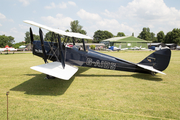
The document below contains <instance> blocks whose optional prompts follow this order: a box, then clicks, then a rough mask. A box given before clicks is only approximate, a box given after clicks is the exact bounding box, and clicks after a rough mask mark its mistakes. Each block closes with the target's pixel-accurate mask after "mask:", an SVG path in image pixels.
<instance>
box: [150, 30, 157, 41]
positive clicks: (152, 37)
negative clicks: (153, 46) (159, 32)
mask: <svg viewBox="0 0 180 120" xmlns="http://www.w3.org/2000/svg"><path fill="white" fill-rule="evenodd" d="M150 34H151V37H150V41H156V40H157V38H156V37H155V33H153V32H151V33H150Z"/></svg>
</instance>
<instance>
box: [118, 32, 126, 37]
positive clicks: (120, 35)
mask: <svg viewBox="0 0 180 120" xmlns="http://www.w3.org/2000/svg"><path fill="white" fill-rule="evenodd" d="M122 36H125V34H124V33H123V32H118V33H117V37H122Z"/></svg>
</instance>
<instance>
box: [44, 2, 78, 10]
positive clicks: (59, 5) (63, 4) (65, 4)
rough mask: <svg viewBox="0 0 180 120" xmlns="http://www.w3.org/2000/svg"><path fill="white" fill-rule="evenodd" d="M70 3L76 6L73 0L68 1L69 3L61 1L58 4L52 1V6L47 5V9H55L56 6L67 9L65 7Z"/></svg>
mask: <svg viewBox="0 0 180 120" xmlns="http://www.w3.org/2000/svg"><path fill="white" fill-rule="evenodd" d="M68 5H71V6H76V3H75V2H72V1H68V2H67V3H65V2H61V3H59V4H56V3H54V2H52V3H51V4H50V6H45V9H54V8H60V9H65V8H67V6H68Z"/></svg>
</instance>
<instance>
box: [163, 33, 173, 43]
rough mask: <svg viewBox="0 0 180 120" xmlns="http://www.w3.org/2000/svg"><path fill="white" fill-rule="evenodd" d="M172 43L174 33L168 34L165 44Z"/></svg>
mask: <svg viewBox="0 0 180 120" xmlns="http://www.w3.org/2000/svg"><path fill="white" fill-rule="evenodd" d="M171 42H172V31H170V32H168V33H167V34H166V36H165V38H164V43H171Z"/></svg>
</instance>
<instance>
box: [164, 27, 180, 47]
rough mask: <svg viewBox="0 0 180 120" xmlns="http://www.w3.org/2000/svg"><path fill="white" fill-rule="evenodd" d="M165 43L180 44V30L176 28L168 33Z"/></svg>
mask: <svg viewBox="0 0 180 120" xmlns="http://www.w3.org/2000/svg"><path fill="white" fill-rule="evenodd" d="M164 43H175V44H180V29H178V28H174V29H173V30H172V31H170V32H168V33H167V34H166V36H165V40H164Z"/></svg>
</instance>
